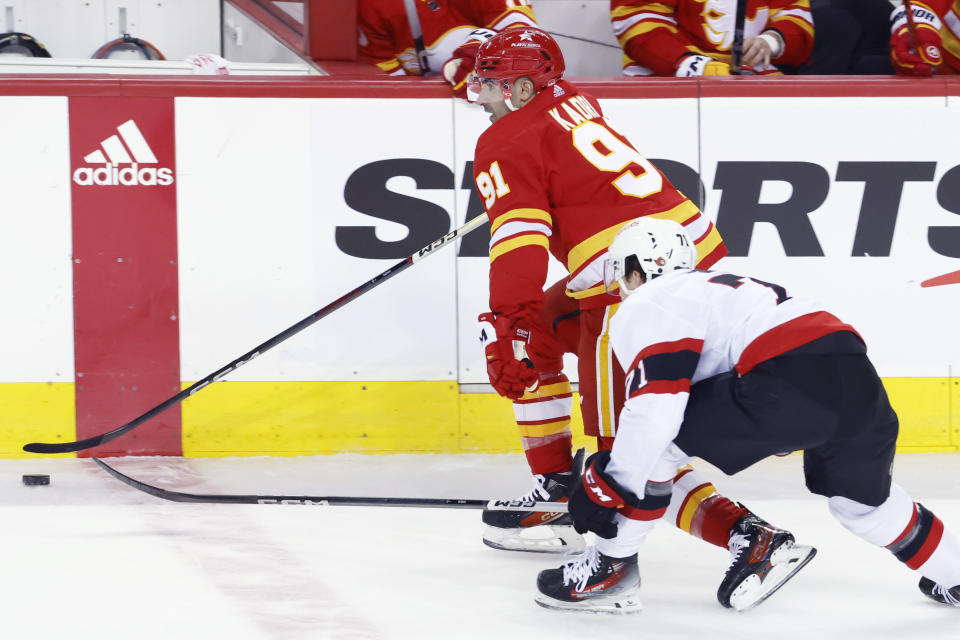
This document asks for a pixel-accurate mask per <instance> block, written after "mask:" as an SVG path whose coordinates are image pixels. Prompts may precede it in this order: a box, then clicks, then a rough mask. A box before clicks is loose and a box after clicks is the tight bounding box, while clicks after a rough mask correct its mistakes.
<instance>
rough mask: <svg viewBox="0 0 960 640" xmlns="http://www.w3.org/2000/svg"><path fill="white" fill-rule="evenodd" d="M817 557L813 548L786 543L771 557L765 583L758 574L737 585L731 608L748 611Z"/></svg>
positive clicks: (732, 595)
mask: <svg viewBox="0 0 960 640" xmlns="http://www.w3.org/2000/svg"><path fill="white" fill-rule="evenodd" d="M815 555H817V550H816V549H815V548H813V547H810V546H807V545H801V544H792V543H789V542H788V543H785V544H782V545H780V546H779V547H778V548H777V549H776V550H775V551H774V552H773V553H772V554H771V555H770V563H771V565H772V566H771V567H770V571H769V572H768V573H767V575H766V577H765V578H764V579H763V581H761V580H760V578H759V576H757V575H756V574H754V575H751V576H749V577H748V578H747V579H746V580H744V581H743V582H741V583H740V584H739V585H737V588H736V589H734V590H733V593H732V594H730V607H731V608H733V609H736V610H737V611H747V610H749V609H752V608H754V607H756V606H757V605H759V604H760V603H761V602H763V601H764V600H766V599H767V598H769V597H770V596H772V595H773V594H774V593H775V592H776V591H777V589H779V588H780V587H782V586H783V585H784V584H786V582H787V581H788V580H790V578H792V577H793V576H795V575H796V574H797V572H798V571H800V569H802V568H803V567H804V566H806V564H807V563H808V562H810V561H811V560H813V556H815Z"/></svg>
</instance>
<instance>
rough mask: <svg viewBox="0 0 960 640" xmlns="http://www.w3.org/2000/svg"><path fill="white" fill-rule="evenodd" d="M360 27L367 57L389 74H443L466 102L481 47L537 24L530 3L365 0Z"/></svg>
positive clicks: (362, 50) (514, 0)
mask: <svg viewBox="0 0 960 640" xmlns="http://www.w3.org/2000/svg"><path fill="white" fill-rule="evenodd" d="M411 11H412V12H413V13H412V16H413V18H414V20H415V21H416V24H414V25H413V27H412V28H411V14H410V13H408V12H411ZM358 23H359V31H360V34H359V44H360V54H361V56H362V57H363V58H365V59H367V60H368V61H370V62H372V63H373V64H376V65H377V66H378V67H380V68H381V69H383V71H384V72H385V73H388V74H390V75H411V76H438V75H440V76H442V77H443V78H444V79H446V80H447V82H449V83H450V84H451V85H452V86H453V91H454V94H455V95H457V96H458V97H461V98H465V97H466V80H467V77H468V76H469V75H470V74H471V73H472V72H473V65H474V60H475V58H476V55H477V48H478V47H479V46H480V44H481V43H483V42H485V41H486V40H487V39H488V38H489V37H490V36H492V35H493V34H494V33H497V32H498V31H503V30H504V29H511V28H515V27H528V26H536V24H537V23H536V16H535V15H534V13H533V9H532V8H531V7H530V1H529V0H360V4H359V8H358ZM414 32H416V33H419V34H420V36H421V37H420V39H419V40H415V39H414Z"/></svg>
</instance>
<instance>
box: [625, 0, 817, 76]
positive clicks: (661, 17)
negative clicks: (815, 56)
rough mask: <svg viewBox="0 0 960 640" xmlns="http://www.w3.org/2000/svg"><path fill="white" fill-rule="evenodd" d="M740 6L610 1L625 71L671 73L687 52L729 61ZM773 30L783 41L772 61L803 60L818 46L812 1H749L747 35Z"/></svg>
mask: <svg viewBox="0 0 960 640" xmlns="http://www.w3.org/2000/svg"><path fill="white" fill-rule="evenodd" d="M736 9H737V2H736V0H655V1H650V0H610V19H611V21H612V22H613V32H614V35H616V37H617V39H618V40H619V41H620V46H621V47H622V48H623V51H624V60H623V72H624V74H626V75H632V76H638V75H644V76H646V75H659V76H672V75H674V73H675V71H676V65H677V61H678V60H679V59H680V58H681V57H682V56H683V55H685V54H687V53H699V54H703V55H707V56H710V57H711V58H714V59H716V60H719V61H721V62H730V61H731V55H730V48H731V45H732V44H733V32H734V26H735V25H734V22H735V21H736ZM768 29H774V30H776V31H777V32H779V33H780V35H781V36H782V37H783V43H784V47H783V52H782V53H781V54H780V57H778V58H776V59H775V60H774V61H773V62H775V63H776V64H786V65H798V64H801V63H802V62H804V61H805V60H806V59H807V58H808V57H809V56H810V53H811V52H812V51H813V18H812V17H811V15H810V3H809V0H747V13H746V21H745V25H744V38H750V37H753V36H758V35H760V34H761V33H763V32H764V31H766V30H768ZM765 70H767V69H758V71H765Z"/></svg>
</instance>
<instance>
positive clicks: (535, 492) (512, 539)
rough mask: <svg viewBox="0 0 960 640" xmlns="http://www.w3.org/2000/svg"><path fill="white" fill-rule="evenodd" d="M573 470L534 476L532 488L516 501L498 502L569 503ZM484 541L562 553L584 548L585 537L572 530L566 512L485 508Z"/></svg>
mask: <svg viewBox="0 0 960 640" xmlns="http://www.w3.org/2000/svg"><path fill="white" fill-rule="evenodd" d="M577 480H579V478H577V477H576V475H575V474H574V473H573V472H567V473H548V474H546V475H536V476H533V483H534V486H533V489H532V490H531V491H530V492H529V493H527V494H525V495H522V496H520V497H519V498H515V499H513V500H498V501H497V502H498V503H506V504H521V505H522V504H523V503H524V502H532V501H537V502H566V501H567V496H568V495H569V493H570V491H571V489H573V483H574V482H576V481H577ZM483 523H484V524H485V525H487V527H486V529H485V530H484V532H483V543H484V544H486V545H487V546H489V547H493V548H494V549H503V550H506V551H535V552H541V553H563V552H566V551H569V550H571V549H580V548H583V538H582V537H581V536H580V534H579V533H577V532H576V531H575V530H574V529H573V521H572V520H571V519H570V516H569V515H567V514H566V513H564V512H553V511H549V512H548V511H491V510H488V509H484V510H483Z"/></svg>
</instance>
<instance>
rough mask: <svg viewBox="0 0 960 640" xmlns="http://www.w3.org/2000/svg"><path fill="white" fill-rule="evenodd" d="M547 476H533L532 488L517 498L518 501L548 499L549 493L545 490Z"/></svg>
mask: <svg viewBox="0 0 960 640" xmlns="http://www.w3.org/2000/svg"><path fill="white" fill-rule="evenodd" d="M546 485H547V477H546V476H543V475H535V476H533V489H531V490H530V491H529V492H527V493H525V494H523V495H522V496H520V497H519V498H517V500H518V501H520V502H530V501H536V500H538V499H539V500H550V494H549V493H548V492H547V486H546Z"/></svg>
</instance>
